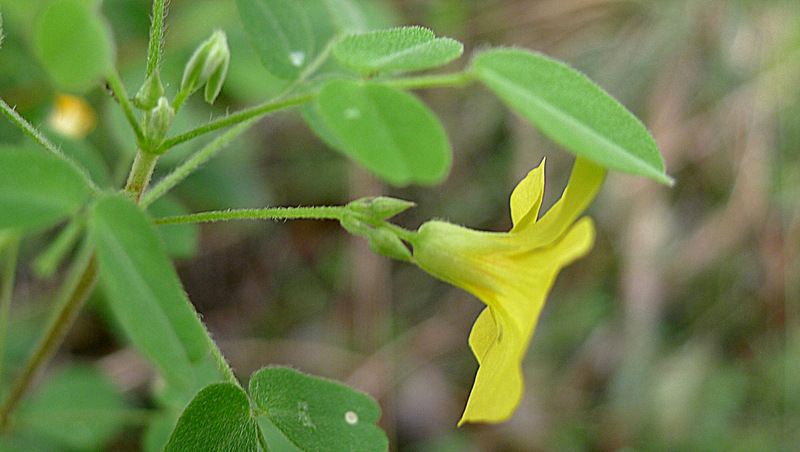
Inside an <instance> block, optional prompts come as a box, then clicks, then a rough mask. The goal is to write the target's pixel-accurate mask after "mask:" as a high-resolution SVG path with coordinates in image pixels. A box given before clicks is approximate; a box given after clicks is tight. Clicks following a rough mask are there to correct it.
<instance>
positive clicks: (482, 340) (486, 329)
mask: <svg viewBox="0 0 800 452" xmlns="http://www.w3.org/2000/svg"><path fill="white" fill-rule="evenodd" d="M497 333H498V330H497V324H496V323H495V320H494V316H493V315H492V308H489V307H487V308H485V309H484V310H483V311H481V315H479V316H478V319H477V320H475V324H474V325H472V331H471V332H470V333H469V348H471V349H472V353H473V354H474V355H475V359H477V360H478V364H480V363H482V362H483V357H484V356H486V352H487V351H489V347H491V345H492V344H493V343H494V341H496V340H497Z"/></svg>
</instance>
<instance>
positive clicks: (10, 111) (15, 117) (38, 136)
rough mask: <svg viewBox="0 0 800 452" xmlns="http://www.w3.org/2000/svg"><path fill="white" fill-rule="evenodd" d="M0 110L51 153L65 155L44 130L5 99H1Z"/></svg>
mask: <svg viewBox="0 0 800 452" xmlns="http://www.w3.org/2000/svg"><path fill="white" fill-rule="evenodd" d="M0 110H2V112H3V114H4V115H5V117H6V118H8V119H9V121H11V122H12V123H14V125H15V126H17V127H19V128H20V129H21V130H22V131H23V132H25V134H26V135H28V136H29V137H31V138H33V141H35V142H36V144H38V145H39V146H41V147H42V148H44V149H45V150H46V151H48V152H50V153H51V154H54V155H63V154H62V153H61V150H60V149H59V148H58V146H56V145H55V144H53V142H52V141H50V140H48V139H47V137H46V136H44V135H43V134H42V132H39V129H37V128H36V127H34V126H33V124H31V123H29V122H28V120H26V119H25V118H23V117H22V116H20V114H19V113H17V111H16V110H15V109H14V107H12V106H10V105H8V104H7V103H6V101H4V100H3V99H0Z"/></svg>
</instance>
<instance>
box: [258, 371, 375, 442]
mask: <svg viewBox="0 0 800 452" xmlns="http://www.w3.org/2000/svg"><path fill="white" fill-rule="evenodd" d="M250 396H251V397H252V398H253V401H254V402H255V403H256V405H257V406H258V407H259V408H261V409H262V410H264V413H265V414H266V416H267V417H268V418H269V420H270V421H271V422H272V424H273V425H275V426H276V427H278V429H279V430H280V431H281V432H283V434H284V435H286V437H287V438H289V440H291V441H292V442H293V443H294V444H296V445H297V446H298V447H299V448H300V449H301V450H304V451H307V452H313V451H320V452H338V451H343V452H344V451H348V452H349V451H354V450H358V451H365V452H372V451H385V450H387V449H388V447H389V443H388V440H387V438H386V435H385V434H384V433H383V431H382V430H381V429H380V428H378V426H376V425H375V423H376V422H377V421H378V419H379V418H380V407H379V406H378V404H377V402H375V400H373V399H372V398H371V397H370V396H368V395H367V394H364V393H363V392H359V391H356V390H355V389H351V388H349V387H347V386H345V385H343V384H341V383H337V382H335V381H330V380H325V379H322V378H317V377H312V376H309V375H305V374H302V373H300V372H298V371H296V370H293V369H288V368H285V367H266V368H264V369H261V370H259V371H258V372H256V373H254V374H253V376H252V378H251V379H250Z"/></svg>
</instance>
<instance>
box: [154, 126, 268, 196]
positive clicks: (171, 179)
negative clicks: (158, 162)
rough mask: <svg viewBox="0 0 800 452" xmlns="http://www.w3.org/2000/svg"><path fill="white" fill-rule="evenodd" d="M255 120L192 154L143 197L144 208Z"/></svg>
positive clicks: (237, 127) (235, 128)
mask: <svg viewBox="0 0 800 452" xmlns="http://www.w3.org/2000/svg"><path fill="white" fill-rule="evenodd" d="M254 122H255V119H250V120H247V121H245V122H243V123H241V124H239V125H238V126H236V127H234V128H233V129H231V130H229V131H227V132H225V133H224V134H222V135H220V136H219V137H217V138H216V139H214V141H212V142H211V143H209V144H207V145H205V146H204V147H203V148H202V149H200V150H199V151H197V152H195V153H194V154H192V156H191V157H189V158H188V159H186V161H184V162H183V163H182V164H181V165H180V166H178V167H177V168H175V170H173V171H172V172H171V173H169V175H167V176H166V177H165V178H163V179H161V180H160V181H159V182H158V183H157V184H155V186H153V188H151V189H150V190H147V192H145V193H144V194H143V195H142V199H141V201H140V202H139V204H140V205H141V206H142V207H147V206H149V205H150V204H152V203H153V201H155V200H156V199H158V198H160V197H161V196H162V195H164V194H165V193H167V192H168V191H170V190H171V189H172V188H173V187H175V186H176V185H178V184H179V183H180V182H181V181H183V180H184V179H185V178H186V177H187V176H189V175H190V174H192V173H193V172H194V171H195V170H197V168H199V167H200V165H202V164H203V163H205V162H207V161H208V160H209V159H210V158H211V157H213V156H214V155H216V153H217V152H219V151H220V150H222V149H223V148H224V147H225V146H226V145H227V144H228V143H230V142H231V140H233V139H234V138H236V137H237V136H239V135H241V134H242V133H243V132H244V131H245V130H247V129H248V128H249V127H250V126H251V125H253V123H254Z"/></svg>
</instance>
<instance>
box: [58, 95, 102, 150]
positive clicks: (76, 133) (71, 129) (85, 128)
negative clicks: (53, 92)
mask: <svg viewBox="0 0 800 452" xmlns="http://www.w3.org/2000/svg"><path fill="white" fill-rule="evenodd" d="M47 123H48V124H49V125H50V127H51V128H52V129H53V130H54V131H56V132H58V133H60V134H61V135H65V136H67V137H69V138H72V139H75V140H80V139H82V138H83V137H85V136H86V135H88V134H89V133H91V132H92V130H94V128H95V126H96V125H97V115H96V114H95V112H94V110H92V107H90V106H89V104H88V103H86V101H85V100H83V99H82V98H80V97H77V96H70V95H68V94H59V95H57V96H56V100H55V105H54V107H53V111H51V112H50V116H49V117H48V118H47Z"/></svg>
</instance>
